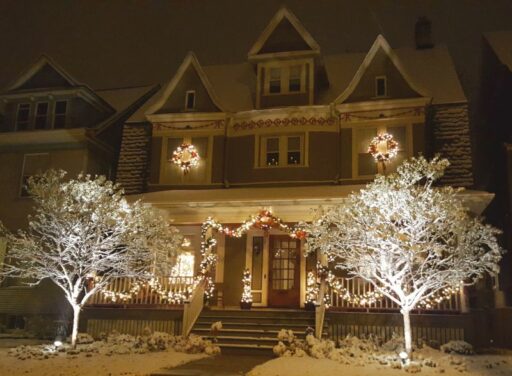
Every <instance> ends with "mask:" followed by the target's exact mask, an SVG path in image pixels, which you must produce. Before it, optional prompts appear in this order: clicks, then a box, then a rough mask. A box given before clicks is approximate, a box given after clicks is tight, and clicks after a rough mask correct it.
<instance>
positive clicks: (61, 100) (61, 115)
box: [52, 99, 69, 129]
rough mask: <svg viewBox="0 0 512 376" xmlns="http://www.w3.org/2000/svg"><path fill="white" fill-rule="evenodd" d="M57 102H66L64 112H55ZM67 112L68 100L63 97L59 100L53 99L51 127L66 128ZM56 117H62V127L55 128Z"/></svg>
mask: <svg viewBox="0 0 512 376" xmlns="http://www.w3.org/2000/svg"><path fill="white" fill-rule="evenodd" d="M57 103H66V111H65V112H64V113H59V114H57ZM68 113H69V101H68V100H65V99H59V100H55V101H54V102H53V112H52V115H53V119H52V129H66V128H67V118H68ZM57 117H63V118H64V127H62V128H56V127H55V120H56V119H57Z"/></svg>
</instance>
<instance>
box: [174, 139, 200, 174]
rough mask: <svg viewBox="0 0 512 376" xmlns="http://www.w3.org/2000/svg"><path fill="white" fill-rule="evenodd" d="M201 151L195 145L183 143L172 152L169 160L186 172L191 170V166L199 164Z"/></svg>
mask: <svg viewBox="0 0 512 376" xmlns="http://www.w3.org/2000/svg"><path fill="white" fill-rule="evenodd" d="M199 160H200V158H199V153H198V152H197V149H196V147H195V146H194V145H191V144H187V143H183V144H181V145H180V146H178V147H177V148H176V150H175V151H174V152H173V153H172V157H171V159H170V160H169V162H172V163H174V164H176V165H178V166H179V167H180V168H181V170H182V171H183V173H184V174H187V173H188V172H189V171H190V168H191V167H195V166H197V165H198V164H199Z"/></svg>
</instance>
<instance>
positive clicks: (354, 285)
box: [329, 277, 462, 312]
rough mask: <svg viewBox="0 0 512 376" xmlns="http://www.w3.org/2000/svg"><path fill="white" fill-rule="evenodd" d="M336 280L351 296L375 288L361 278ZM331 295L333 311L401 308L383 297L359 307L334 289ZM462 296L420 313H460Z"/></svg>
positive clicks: (455, 295)
mask: <svg viewBox="0 0 512 376" xmlns="http://www.w3.org/2000/svg"><path fill="white" fill-rule="evenodd" d="M336 280H337V281H338V282H339V283H340V284H341V286H343V287H344V288H345V289H346V290H347V292H348V293H349V294H350V295H359V296H361V295H364V294H365V293H368V292H373V291H374V288H373V286H372V285H371V284H370V283H368V282H366V281H364V280H362V279H360V278H350V279H347V278H341V277H338V278H336ZM329 294H330V296H329V297H330V301H331V309H333V310H346V311H356V310H357V311H362V310H364V311H369V312H376V311H399V310H400V307H399V306H398V305H397V304H396V303H395V302H393V301H391V299H389V298H386V297H382V298H380V299H378V300H377V301H375V302H373V303H370V304H365V305H358V304H355V303H352V302H350V301H347V300H346V299H343V297H342V296H341V295H340V294H338V293H337V292H336V291H333V290H332V289H331V290H330V291H329ZM461 308H462V307H461V296H460V293H459V294H454V295H452V296H451V297H450V298H449V299H447V300H443V301H442V302H440V303H437V304H435V305H432V307H429V308H426V307H424V308H421V309H418V310H419V311H426V312H429V311H436V312H438V311H439V312H460V311H461Z"/></svg>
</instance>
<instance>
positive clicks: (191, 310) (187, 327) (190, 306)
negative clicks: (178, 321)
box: [182, 279, 206, 337]
mask: <svg viewBox="0 0 512 376" xmlns="http://www.w3.org/2000/svg"><path fill="white" fill-rule="evenodd" d="M205 288H206V280H204V279H203V280H201V282H199V284H198V285H197V286H196V288H195V290H194V292H193V294H192V296H191V297H190V300H188V301H187V302H185V307H184V310H183V327H182V330H183V332H182V335H183V336H185V337H186V336H188V335H189V334H190V331H191V330H192V327H193V326H194V324H195V323H196V320H197V319H198V317H199V315H200V314H201V311H202V310H203V306H204V293H205Z"/></svg>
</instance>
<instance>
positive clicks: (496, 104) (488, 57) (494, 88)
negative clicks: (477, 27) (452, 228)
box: [480, 31, 512, 306]
mask: <svg viewBox="0 0 512 376" xmlns="http://www.w3.org/2000/svg"><path fill="white" fill-rule="evenodd" d="M481 83H482V90H481V98H480V103H481V109H480V110H481V118H482V119H483V124H482V126H483V130H482V132H483V135H484V137H485V139H486V143H485V144H484V145H483V147H484V152H485V153H484V155H485V157H486V158H487V159H486V160H487V165H488V166H489V168H488V170H487V171H488V189H489V190H490V191H491V192H493V193H495V194H496V198H495V199H494V200H493V202H492V203H491V205H490V208H489V210H488V213H487V217H488V218H489V220H490V221H491V222H492V223H494V224H495V225H496V226H498V227H499V228H501V229H503V232H504V246H505V248H506V249H510V248H511V246H512V227H511V226H512V221H511V213H512V146H511V145H512V128H511V125H512V114H511V112H510V106H511V104H512V31H495V32H488V33H485V34H484V38H483V59H482V69H481ZM499 285H500V289H501V290H503V291H504V292H505V293H506V295H505V296H499V295H498V296H497V298H498V299H499V300H501V301H500V302H498V303H499V305H508V306H510V305H512V254H511V253H510V252H508V253H507V254H505V256H504V258H503V261H502V272H501V274H500V281H499Z"/></svg>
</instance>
